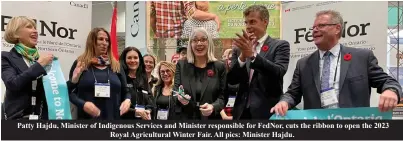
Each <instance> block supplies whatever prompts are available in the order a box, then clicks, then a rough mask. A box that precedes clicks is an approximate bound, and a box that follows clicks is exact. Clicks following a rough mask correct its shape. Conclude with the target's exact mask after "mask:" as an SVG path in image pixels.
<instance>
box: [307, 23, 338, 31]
mask: <svg viewBox="0 0 403 141" xmlns="http://www.w3.org/2000/svg"><path fill="white" fill-rule="evenodd" d="M332 25H337V24H318V25H316V26H313V27H312V30H313V29H315V28H318V29H322V28H324V27H325V26H332Z"/></svg>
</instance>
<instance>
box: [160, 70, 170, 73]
mask: <svg viewBox="0 0 403 141" xmlns="http://www.w3.org/2000/svg"><path fill="white" fill-rule="evenodd" d="M165 73H166V74H169V73H171V71H169V70H160V74H165Z"/></svg>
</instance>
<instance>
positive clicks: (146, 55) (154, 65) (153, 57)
mask: <svg viewBox="0 0 403 141" xmlns="http://www.w3.org/2000/svg"><path fill="white" fill-rule="evenodd" d="M147 56H150V57H151V58H153V60H154V67H155V65H157V64H156V61H157V60H156V59H155V57H154V56H153V55H151V54H145V55H144V56H143V58H145V57H147Z"/></svg>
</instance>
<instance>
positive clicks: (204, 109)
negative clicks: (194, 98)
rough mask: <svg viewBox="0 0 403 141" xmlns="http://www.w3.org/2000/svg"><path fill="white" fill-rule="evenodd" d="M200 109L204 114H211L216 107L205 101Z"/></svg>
mask: <svg viewBox="0 0 403 141" xmlns="http://www.w3.org/2000/svg"><path fill="white" fill-rule="evenodd" d="M199 107H200V111H201V113H202V115H203V116H210V115H211V113H213V110H214V107H213V105H211V104H208V103H204V104H203V105H200V106H199Z"/></svg>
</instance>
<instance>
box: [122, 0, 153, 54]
mask: <svg viewBox="0 0 403 141" xmlns="http://www.w3.org/2000/svg"><path fill="white" fill-rule="evenodd" d="M146 11H147V6H146V2H145V1H127V2H126V47H128V46H134V47H136V48H137V49H139V50H140V52H141V54H142V55H144V54H147V36H148V35H147V33H146V32H147V28H151V27H148V26H146V24H147V20H146V19H147V18H146V16H147V13H146Z"/></svg>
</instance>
